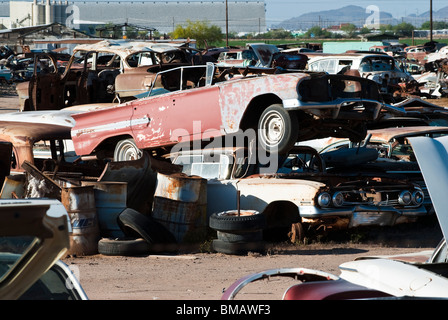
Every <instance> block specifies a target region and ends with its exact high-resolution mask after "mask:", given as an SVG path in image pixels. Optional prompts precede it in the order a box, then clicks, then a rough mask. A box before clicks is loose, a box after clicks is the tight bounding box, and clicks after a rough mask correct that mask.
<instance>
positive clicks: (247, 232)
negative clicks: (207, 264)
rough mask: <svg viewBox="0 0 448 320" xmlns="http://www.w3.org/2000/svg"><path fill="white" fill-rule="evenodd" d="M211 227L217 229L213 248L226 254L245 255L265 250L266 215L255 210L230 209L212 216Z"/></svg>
mask: <svg viewBox="0 0 448 320" xmlns="http://www.w3.org/2000/svg"><path fill="white" fill-rule="evenodd" d="M209 226H210V228H212V229H214V230H216V235H217V239H214V240H213V243H212V245H213V250H215V251H216V252H220V253H225V254H235V255H244V254H247V253H249V252H259V253H264V252H265V243H264V241H263V229H264V228H265V226H266V219H265V216H264V215H263V214H261V213H259V212H258V211H253V210H240V211H238V210H230V211H224V212H219V213H214V214H212V215H211V216H210V220H209Z"/></svg>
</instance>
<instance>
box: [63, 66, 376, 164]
mask: <svg viewBox="0 0 448 320" xmlns="http://www.w3.org/2000/svg"><path fill="white" fill-rule="evenodd" d="M274 71H275V70H274V69H266V68H264V69H261V68H258V69H248V68H245V69H234V68H233V69H224V70H223V71H222V72H220V71H218V69H215V66H214V65H213V64H208V65H201V66H190V67H180V68H175V69H171V70H167V71H163V72H160V73H158V75H157V77H156V78H155V79H154V81H153V82H152V84H151V87H150V90H149V91H148V92H147V93H145V94H144V95H140V96H139V99H136V100H133V101H129V102H126V103H122V104H117V105H115V106H112V107H109V108H104V109H102V110H97V111H91V112H86V113H80V114H76V115H73V117H74V118H75V120H76V124H75V126H74V127H73V129H72V132H71V134H72V139H73V143H74V146H75V151H76V153H77V154H78V155H92V154H96V155H100V154H102V155H103V156H105V157H112V155H113V154H114V156H113V157H114V160H115V161H118V160H131V159H135V158H138V157H139V154H140V150H144V149H146V150H150V149H152V150H156V149H158V150H163V151H164V152H169V150H166V149H170V148H171V147H173V146H174V145H176V144H178V143H182V142H192V141H209V139H211V138H215V137H221V136H226V135H233V134H238V133H241V132H243V133H244V132H247V130H249V129H252V130H253V131H254V132H258V134H257V138H258V143H259V144H258V146H259V147H261V148H262V149H264V150H266V151H268V152H269V153H285V152H287V151H288V150H289V149H290V148H291V147H292V146H293V145H294V143H295V142H297V141H300V140H308V139H313V138H319V137H328V136H335V137H349V138H350V139H352V140H357V141H359V140H360V139H363V138H364V136H365V133H366V131H365V122H366V121H369V120H375V119H376V118H377V117H378V116H379V113H380V110H381V108H382V107H383V106H384V105H383V104H382V103H381V102H379V100H381V99H380V97H379V93H378V88H377V86H376V84H375V83H374V82H372V81H369V80H366V79H362V78H359V77H350V76H342V75H328V74H326V73H281V74H274ZM269 73H271V74H269ZM257 129H258V130H257Z"/></svg>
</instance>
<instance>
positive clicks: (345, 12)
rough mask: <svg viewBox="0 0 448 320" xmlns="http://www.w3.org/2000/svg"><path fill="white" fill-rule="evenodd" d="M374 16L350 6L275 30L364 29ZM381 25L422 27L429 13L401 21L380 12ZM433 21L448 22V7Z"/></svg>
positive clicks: (294, 20) (305, 17) (313, 14)
mask: <svg viewBox="0 0 448 320" xmlns="http://www.w3.org/2000/svg"><path fill="white" fill-rule="evenodd" d="M371 16H372V13H371V12H366V8H363V7H360V6H355V5H350V6H346V7H343V8H340V9H335V10H325V11H317V12H309V13H305V14H302V15H300V16H298V17H294V18H291V19H287V20H285V21H283V22H281V23H279V24H277V25H275V26H272V27H273V28H283V29H287V30H301V29H302V30H303V29H308V28H311V27H313V26H316V25H318V26H321V27H322V28H327V27H330V26H334V25H340V24H341V23H353V24H354V25H356V26H357V27H362V26H363V25H364V24H365V23H366V19H368V18H369V17H371ZM379 18H380V23H381V24H392V25H395V24H398V23H401V22H408V23H411V24H413V25H414V26H415V27H420V26H421V25H422V23H424V22H425V21H429V11H427V12H424V13H422V14H420V15H416V14H412V15H408V16H406V17H403V18H401V19H396V18H394V17H393V16H392V15H391V14H390V13H388V12H384V11H380V16H379ZM433 20H434V21H435V20H441V21H448V6H446V7H443V8H442V9H439V10H437V11H436V10H434V11H433Z"/></svg>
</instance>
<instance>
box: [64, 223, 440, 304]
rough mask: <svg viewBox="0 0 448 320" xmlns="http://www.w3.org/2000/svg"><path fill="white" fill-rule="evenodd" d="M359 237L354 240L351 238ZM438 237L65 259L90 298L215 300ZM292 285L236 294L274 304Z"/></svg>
mask: <svg viewBox="0 0 448 320" xmlns="http://www.w3.org/2000/svg"><path fill="white" fill-rule="evenodd" d="M353 235H355V236H359V235H362V238H364V240H361V241H359V240H358V241H356V242H353V241H351V240H350V237H353ZM441 238H442V235H441V231H440V229H439V228H438V227H437V226H436V227H435V224H434V223H424V224H420V223H418V224H415V225H410V224H409V225H400V226H398V228H389V227H384V228H377V229H367V231H363V230H361V231H357V232H355V233H353V234H352V236H348V235H347V234H346V233H343V236H341V237H340V238H339V239H338V238H336V239H333V240H329V241H326V242H316V243H312V244H299V245H293V244H289V243H286V242H276V243H268V251H267V254H255V253H249V254H248V255H244V256H237V255H226V254H221V253H210V252H208V253H207V252H206V253H203V252H200V251H199V250H190V251H188V250H187V251H185V252H180V253H178V254H166V255H163V254H155V255H148V256H142V257H123V256H104V255H101V254H98V255H93V256H84V257H67V258H65V259H63V260H64V262H65V263H67V264H68V265H69V266H71V268H72V269H73V270H74V271H75V274H76V275H77V276H78V278H79V280H80V282H81V284H82V286H83V287H84V290H85V291H86V293H87V295H88V297H89V298H90V299H93V300H97V299H99V300H111V299H112V300H219V299H220V298H221V295H222V292H223V290H224V289H225V288H228V287H229V286H230V285H231V284H232V283H233V282H234V281H236V280H237V279H239V278H240V277H243V276H246V275H249V274H252V273H256V272H260V271H263V270H268V269H275V268H299V267H301V268H308V269H316V270H321V271H325V272H329V273H332V274H335V275H339V274H340V272H339V269H338V266H339V265H340V264H341V263H344V262H348V261H352V260H354V259H355V258H357V257H361V256H376V255H397V254H404V253H411V252H420V251H425V250H433V248H434V247H435V246H436V245H437V243H438V242H439V241H440V239H441ZM291 284H292V280H290V279H289V278H288V279H287V278H272V279H271V280H262V281H259V282H258V283H255V284H253V285H250V286H248V287H247V289H245V290H243V291H241V292H240V293H239V294H238V295H237V299H245V300H278V299H281V297H282V294H283V292H284V291H285V289H286V288H287V287H289V286H290V285H291Z"/></svg>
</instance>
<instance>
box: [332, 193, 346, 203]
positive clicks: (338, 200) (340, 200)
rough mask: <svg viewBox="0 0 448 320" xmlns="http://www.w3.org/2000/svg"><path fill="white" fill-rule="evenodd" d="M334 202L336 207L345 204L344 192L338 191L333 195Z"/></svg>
mask: <svg viewBox="0 0 448 320" xmlns="http://www.w3.org/2000/svg"><path fill="white" fill-rule="evenodd" d="M333 204H334V205H335V206H336V207H340V206H342V205H343V204H344V195H343V194H342V192H340V191H338V192H336V193H335V194H334V195H333Z"/></svg>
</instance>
